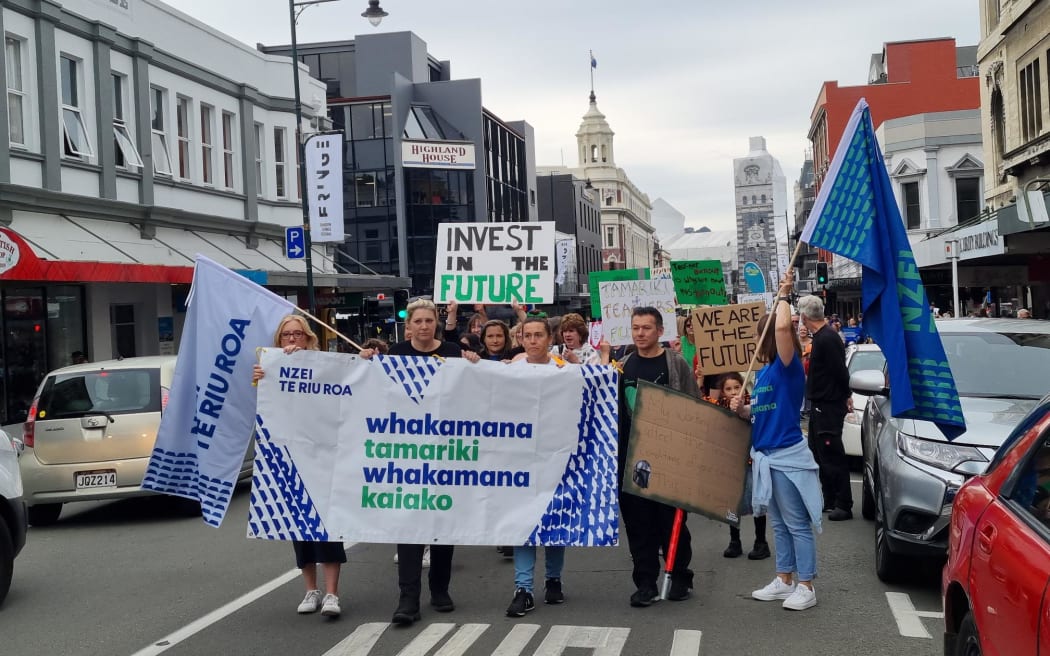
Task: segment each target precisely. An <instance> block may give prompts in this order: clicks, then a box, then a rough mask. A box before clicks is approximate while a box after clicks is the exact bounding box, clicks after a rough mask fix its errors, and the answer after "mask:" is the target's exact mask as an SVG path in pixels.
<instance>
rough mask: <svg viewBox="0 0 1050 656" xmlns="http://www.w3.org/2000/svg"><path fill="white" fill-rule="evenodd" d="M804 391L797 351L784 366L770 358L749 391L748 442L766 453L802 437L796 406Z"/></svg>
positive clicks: (779, 361)
mask: <svg viewBox="0 0 1050 656" xmlns="http://www.w3.org/2000/svg"><path fill="white" fill-rule="evenodd" d="M805 393H806V374H805V372H804V371H803V369H802V361H801V360H799V357H798V354H796V355H795V357H794V358H792V360H791V364H789V365H788V366H786V367H785V366H784V363H783V362H782V361H781V360H780V358H779V357H778V358H776V359H774V360H773V362H772V363H771V364H768V365H766V366H765V368H763V369H762V370H761V371H759V372H758V376H756V377H755V391H754V392H753V393H752V394H751V446H752V448H753V449H754V450H755V451H761V452H763V453H769V452H770V451H772V450H774V449H782V448H784V447H787V446H793V445H794V444H796V443H798V442H800V441H802V427H801V426H800V422H799V409H800V408H801V407H802V399H803V396H805Z"/></svg>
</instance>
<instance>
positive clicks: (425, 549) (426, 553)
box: [423, 547, 430, 569]
mask: <svg viewBox="0 0 1050 656" xmlns="http://www.w3.org/2000/svg"><path fill="white" fill-rule="evenodd" d="M428 567H430V547H423V569H426V568H428Z"/></svg>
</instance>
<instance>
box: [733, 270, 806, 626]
mask: <svg viewBox="0 0 1050 656" xmlns="http://www.w3.org/2000/svg"><path fill="white" fill-rule="evenodd" d="M793 277H794V276H793V271H792V270H791V269H788V272H787V275H786V276H785V278H784V281H783V282H782V283H781V285H780V292H779V294H778V297H777V305H776V308H775V309H774V312H773V314H772V317H773V319H772V320H773V322H774V324H773V326H772V328H773V329H772V330H767V329H766V324H768V323H769V320H770V315H766V316H764V317H762V320H761V321H760V322H759V324H758V333H759V334H760V335H761V336H762V337H761V338H760V341H759V346H758V352H757V353H756V355H755V357H756V358H757V359H758V361H759V362H763V363H765V365H766V366H765V367H764V368H763V369H762V370H761V371H760V372H759V373H758V375H757V377H756V380H755V389H754V392H753V393H752V396H751V403H750V404H747V403H745V402H744V400H743V397H740V396H738V397H736V398H734V399H733V400H732V401H731V403H730V409H731V410H733V411H734V412H736V413H737V414H738V415H740V416H741V417H743V418H745V419H747V418H750V419H751V424H752V428H751V458H752V461H753V463H752V466H751V471H752V476H753V479H754V483H753V485H754V489H753V491H752V505H753V507H754V511H755V515H756V516H757V515H762V514H765V513H766V512H768V513H769V517H770V521H771V523H772V525H773V542H774V545H775V546H776V576H775V577H774V578H773V580H772V582H770V583H769V584H768V585H766V586H765V587H764V588H761V589H759V590H755V591H754V592H752V593H751V596H752V597H753V598H754V599H758V600H760V601H778V600H783V607H784V608H786V609H788V610H805V609H807V608H812V607H813V606H816V605H817V594H816V592H815V591H814V590H813V579H814V578H815V577H816V575H817V548H816V540H815V538H814V529H816V530H817V531H819V530H820V521H821V506H822V505H823V501H822V498H821V493H820V478H819V475H818V467H817V463H816V461H815V460H814V459H813V453H812V452H811V451H810V450H809V446H808V445H807V443H806V440H805V438H804V437H803V435H802V429H801V427H800V425H799V420H798V409H799V408H800V407H802V397H803V394H804V392H805V374H804V373H803V371H802V360H801V353H802V347H801V345H800V344H799V341H798V332H797V331H796V330H795V329H794V327H793V326H792V324H791V304H790V300H789V299H790V296H791V290H792V286H793ZM796 573H797V574H798V581H797V583H796V582H795V580H794V575H795V574H796Z"/></svg>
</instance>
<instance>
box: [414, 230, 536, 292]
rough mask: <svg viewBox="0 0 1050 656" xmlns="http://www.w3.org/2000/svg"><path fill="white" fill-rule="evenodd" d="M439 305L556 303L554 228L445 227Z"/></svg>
mask: <svg viewBox="0 0 1050 656" xmlns="http://www.w3.org/2000/svg"><path fill="white" fill-rule="evenodd" d="M437 238H438V239H437V253H436V256H435V263H434V300H435V301H436V302H438V303H448V302H449V301H456V302H458V303H460V304H463V303H497V304H504V303H512V302H514V301H517V302H518V303H521V304H526V303H553V302H554V223H552V222H549V221H548V222H539V221H537V222H531V223H441V224H439V225H438V233H437Z"/></svg>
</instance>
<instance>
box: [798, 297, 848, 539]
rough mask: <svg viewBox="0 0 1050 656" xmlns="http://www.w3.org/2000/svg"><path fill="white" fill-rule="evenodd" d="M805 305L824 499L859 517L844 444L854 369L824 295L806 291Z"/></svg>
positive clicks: (839, 513) (833, 514) (841, 513)
mask: <svg viewBox="0 0 1050 656" xmlns="http://www.w3.org/2000/svg"><path fill="white" fill-rule="evenodd" d="M798 304H799V311H800V312H801V313H802V320H803V322H805V324H806V328H807V329H808V330H809V332H810V333H812V335H813V343H812V344H813V348H812V351H811V353H810V357H809V376H808V377H807V378H806V398H807V399H809V401H810V414H809V445H810V448H811V449H813V455H814V457H815V458H816V460H817V462H818V463H819V464H820V482H821V486H822V487H823V490H824V505H825V507H826V508H827V509H828V510H829V511H830V514H829V515H828V520H829V521H832V522H838V521H844V520H849V519H853V492H852V490H851V489H850V481H849V459H848V457H847V456H846V450H845V448H844V447H843V445H842V422H843V421H844V420H845V418H846V413H847V412H850V411H852V409H853V398H852V396H851V395H850V389H849V369H847V367H846V350H845V347H844V345H843V343H842V340H840V339H839V338H838V336H837V335H836V334H835V332H834V331H833V330H832V329H831V327H830V326H829V325H828V321H827V320H826V319H825V318H824V302H823V301H821V300H820V297H819V296H803V297H802V298H801V299H800V300H799V302H798Z"/></svg>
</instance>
